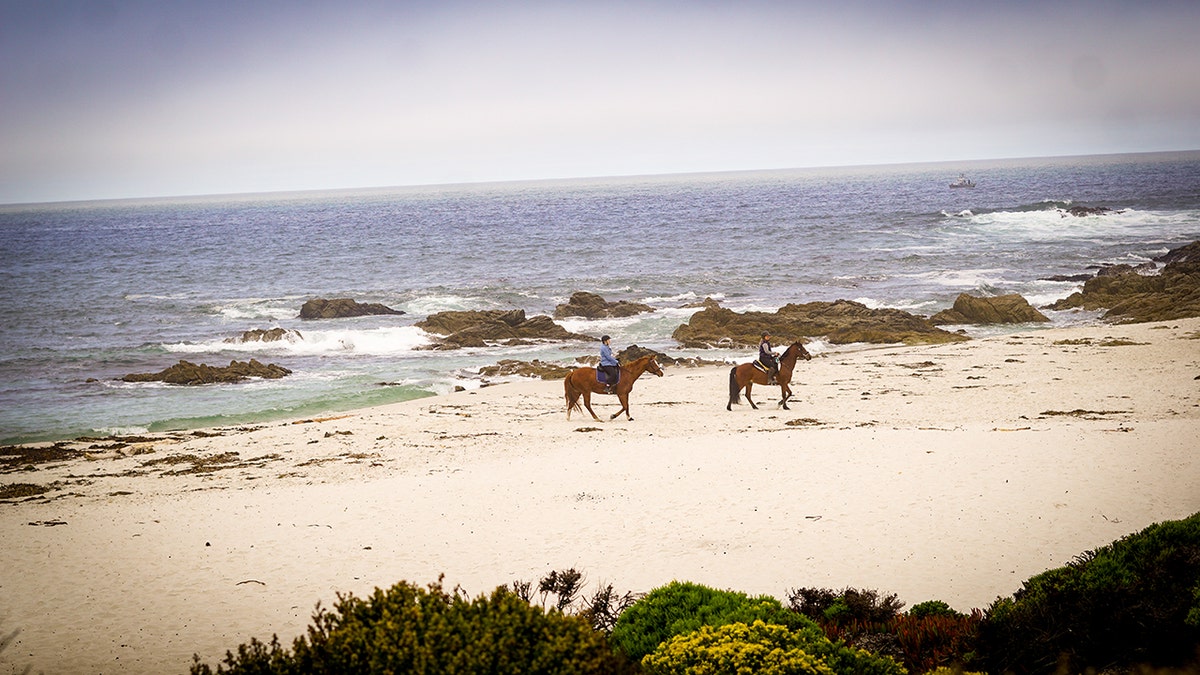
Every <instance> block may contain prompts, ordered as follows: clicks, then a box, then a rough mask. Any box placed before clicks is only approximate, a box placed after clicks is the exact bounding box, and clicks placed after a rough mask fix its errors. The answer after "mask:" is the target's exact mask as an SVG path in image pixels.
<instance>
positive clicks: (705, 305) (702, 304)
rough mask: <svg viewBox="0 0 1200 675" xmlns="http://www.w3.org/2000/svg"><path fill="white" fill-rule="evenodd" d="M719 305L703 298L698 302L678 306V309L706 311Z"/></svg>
mask: <svg viewBox="0 0 1200 675" xmlns="http://www.w3.org/2000/svg"><path fill="white" fill-rule="evenodd" d="M720 306H721V303H719V302H717V301H716V300H713V299H712V298H704V299H703V300H701V301H700V302H689V303H687V304H685V305H680V306H679V308H680V309H707V308H709V307H720Z"/></svg>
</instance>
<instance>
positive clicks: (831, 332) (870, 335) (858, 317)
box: [672, 300, 970, 348]
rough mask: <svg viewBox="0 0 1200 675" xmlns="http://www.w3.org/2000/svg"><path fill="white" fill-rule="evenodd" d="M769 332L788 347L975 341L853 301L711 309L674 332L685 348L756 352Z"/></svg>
mask: <svg viewBox="0 0 1200 675" xmlns="http://www.w3.org/2000/svg"><path fill="white" fill-rule="evenodd" d="M764 331H767V332H770V333H771V334H772V335H773V336H774V337H775V342H776V343H777V344H783V343H785V342H787V341H790V340H795V339H798V338H801V337H822V338H825V339H827V340H829V341H830V342H832V343H834V344H849V343H852V342H871V343H880V344H891V343H904V344H937V343H943V342H959V341H962V340H968V339H970V338H968V337H966V336H965V335H959V334H957V333H951V332H948V331H944V330H942V329H940V328H938V327H937V326H934V325H933V324H932V323H930V322H929V320H927V319H925V318H923V317H920V316H916V315H915V314H909V313H908V312H904V311H901V310H898V309H870V308H868V307H867V306H866V305H863V304H861V303H858V302H853V301H851V300H837V301H835V302H810V303H807V304H788V305H785V306H783V307H781V308H779V309H778V310H777V311H775V312H773V313H768V312H745V313H742V314H739V313H737V312H734V311H733V310H730V309H725V308H723V307H708V308H706V309H703V310H701V311H699V312H696V313H695V314H693V315H692V317H691V319H690V320H689V321H688V323H686V324H683V325H681V326H679V327H678V328H676V329H675V332H674V333H673V334H672V337H674V338H675V339H676V340H678V341H679V342H680V343H681V344H682V345H683V346H684V347H689V348H703V347H730V348H753V347H755V346H757V345H758V341H759V339H760V337H761V336H762V333H763V332H764Z"/></svg>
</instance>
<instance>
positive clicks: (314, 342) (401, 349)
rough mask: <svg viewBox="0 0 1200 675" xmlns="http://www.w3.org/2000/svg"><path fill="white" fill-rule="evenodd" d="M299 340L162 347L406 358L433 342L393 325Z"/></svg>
mask: <svg viewBox="0 0 1200 675" xmlns="http://www.w3.org/2000/svg"><path fill="white" fill-rule="evenodd" d="M300 336H301V337H300V338H299V339H296V338H287V339H284V340H277V341H273V342H255V341H252V342H225V341H224V340H213V341H210V342H199V343H190V342H189V343H175V344H167V345H163V348H164V349H166V350H167V351H169V352H177V353H183V354H204V353H212V352H229V351H233V352H246V353H264V354H295V355H301V356H320V355H322V354H357V355H364V356H405V355H409V354H412V352H414V351H415V350H417V349H418V348H419V347H423V346H426V345H428V344H430V343H431V342H432V337H431V336H430V335H429V334H428V333H426V332H425V331H423V330H421V329H420V328H417V327H415V326H394V327H387V328H369V329H363V330H350V329H347V330H304V331H300Z"/></svg>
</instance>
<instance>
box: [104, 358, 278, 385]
mask: <svg viewBox="0 0 1200 675" xmlns="http://www.w3.org/2000/svg"><path fill="white" fill-rule="evenodd" d="M291 374H292V371H290V370H288V369H287V368H284V367H283V366H277V365H275V364H274V363H271V364H267V365H263V364H262V363H260V362H258V361H257V360H255V359H250V361H248V362H242V361H230V362H229V365H228V366H226V367H224V368H221V367H217V366H210V365H206V364H203V363H199V364H197V363H192V362H190V361H182V360H181V361H180V362H179V363H176V364H175V365H173V366H171V367H169V368H167V369H165V370H162V371H160V372H157V373H133V374H130V375H126V376H125V377H122V378H121V379H122V380H124V381H125V382H166V383H167V384H189V385H194V384H216V383H222V382H241V381H242V380H247V379H250V378H252V377H261V378H265V379H269V380H274V379H279V378H281V377H284V376H286V375H291Z"/></svg>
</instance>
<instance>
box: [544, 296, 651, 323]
mask: <svg viewBox="0 0 1200 675" xmlns="http://www.w3.org/2000/svg"><path fill="white" fill-rule="evenodd" d="M654 311H657V310H656V309H655V308H653V307H651V306H650V305H646V304H642V303H640V302H629V301H627V300H617V301H614V302H609V301H607V300H605V299H604V298H603V297H601V296H599V295H597V294H595V293H588V292H587V291H576V292H575V293H572V294H571V299H570V300H569V301H567V302H566V303H564V304H561V305H559V306H558V307H555V308H554V318H556V319H564V318H567V317H572V316H581V317H584V318H586V319H609V318H623V317H629V316H634V315H635V314H642V313H644V312H654Z"/></svg>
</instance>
